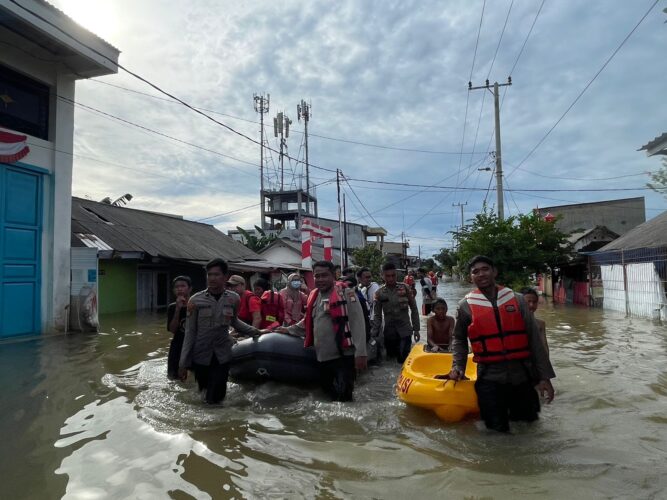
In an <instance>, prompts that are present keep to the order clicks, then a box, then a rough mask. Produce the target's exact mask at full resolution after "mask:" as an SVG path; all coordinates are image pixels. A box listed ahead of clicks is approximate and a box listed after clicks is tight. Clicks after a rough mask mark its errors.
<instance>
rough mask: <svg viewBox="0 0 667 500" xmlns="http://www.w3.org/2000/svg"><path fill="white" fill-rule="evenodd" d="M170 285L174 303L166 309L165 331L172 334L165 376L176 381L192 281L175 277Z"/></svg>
mask: <svg viewBox="0 0 667 500" xmlns="http://www.w3.org/2000/svg"><path fill="white" fill-rule="evenodd" d="M172 285H173V291H174V295H175V296H176V302H172V303H171V304H169V307H168V308H167V330H169V331H170V332H171V333H173V334H174V336H173V337H172V339H171V344H170V345H169V356H168V357H167V376H168V377H169V378H170V379H177V378H178V362H179V360H180V359H181V349H183V340H184V339H185V316H186V314H187V305H188V300H190V293H192V281H191V280H190V277H189V276H176V277H175V278H174V279H173V281H172Z"/></svg>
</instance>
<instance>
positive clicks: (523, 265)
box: [455, 207, 570, 288]
mask: <svg viewBox="0 0 667 500" xmlns="http://www.w3.org/2000/svg"><path fill="white" fill-rule="evenodd" d="M455 236H456V238H457V239H458V241H459V250H458V264H459V267H460V268H461V269H466V271H467V268H466V267H465V265H466V263H467V262H468V261H469V260H470V259H471V258H472V257H474V256H475V255H486V256H488V257H490V258H491V259H493V261H494V263H495V264H496V267H497V268H498V282H499V283H503V284H506V285H508V286H511V287H513V288H517V287H520V286H525V285H527V284H529V276H530V274H532V273H537V272H542V271H545V270H546V268H547V267H556V265H557V264H558V263H559V262H562V261H563V260H565V259H566V258H567V257H568V255H569V253H570V245H569V244H568V242H567V235H566V234H565V233H563V232H561V231H559V230H558V229H556V225H555V223H554V222H547V221H545V220H544V219H543V218H542V217H540V216H539V215H538V214H535V213H531V214H529V215H524V214H519V215H517V216H511V217H508V218H507V219H505V220H503V221H501V220H499V219H498V216H497V215H496V214H495V213H494V212H493V211H491V210H489V209H488V208H487V207H484V209H483V211H482V212H481V213H479V214H477V215H476V216H475V218H474V219H473V221H472V224H470V225H468V226H465V227H464V228H463V229H462V230H461V231H459V232H458V233H456V235H455Z"/></svg>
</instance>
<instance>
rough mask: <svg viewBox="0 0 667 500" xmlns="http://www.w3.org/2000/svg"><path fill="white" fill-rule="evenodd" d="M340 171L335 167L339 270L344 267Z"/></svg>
mask: <svg viewBox="0 0 667 500" xmlns="http://www.w3.org/2000/svg"><path fill="white" fill-rule="evenodd" d="M341 175H342V172H341V171H340V169H339V168H337V169H336V190H337V192H338V234H339V236H340V268H341V271H342V270H343V268H344V267H345V262H344V261H343V253H344V252H343V214H342V209H341V203H340V176H341Z"/></svg>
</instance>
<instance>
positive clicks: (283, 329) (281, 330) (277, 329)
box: [271, 326, 289, 333]
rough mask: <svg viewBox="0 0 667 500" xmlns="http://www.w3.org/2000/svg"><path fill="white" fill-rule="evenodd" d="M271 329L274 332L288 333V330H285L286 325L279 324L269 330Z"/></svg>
mask: <svg viewBox="0 0 667 500" xmlns="http://www.w3.org/2000/svg"><path fill="white" fill-rule="evenodd" d="M271 331H273V332H276V333H289V332H288V331H287V327H286V326H279V327H276V328H274V329H273V330H271Z"/></svg>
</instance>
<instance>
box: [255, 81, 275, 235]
mask: <svg viewBox="0 0 667 500" xmlns="http://www.w3.org/2000/svg"><path fill="white" fill-rule="evenodd" d="M270 100H271V94H266V97H264V94H261V95H257V94H254V95H253V101H254V102H255V111H256V112H257V113H259V144H260V145H259V201H260V202H261V203H260V213H261V215H260V217H261V221H262V223H261V224H260V227H261V228H262V229H266V223H265V222H264V210H265V206H264V205H265V203H264V113H268V112H269V101H270Z"/></svg>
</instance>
